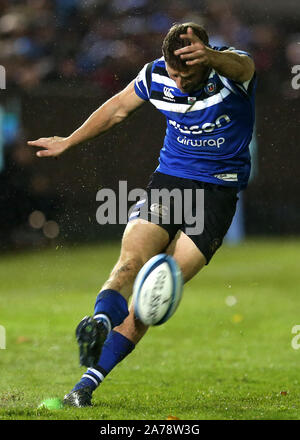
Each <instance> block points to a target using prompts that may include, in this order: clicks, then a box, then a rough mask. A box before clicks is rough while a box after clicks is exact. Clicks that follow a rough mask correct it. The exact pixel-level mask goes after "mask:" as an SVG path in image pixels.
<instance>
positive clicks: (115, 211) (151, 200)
mask: <svg viewBox="0 0 300 440" xmlns="http://www.w3.org/2000/svg"><path fill="white" fill-rule="evenodd" d="M96 200H97V201H98V202H101V204H100V206H99V207H98V208H97V212H96V220H97V222H98V223H99V225H105V224H111V225H116V224H127V222H128V220H129V221H130V220H135V219H140V220H141V221H144V222H145V223H147V222H149V221H150V222H151V223H155V224H165V225H170V224H171V225H173V224H176V225H183V224H184V225H185V232H186V234H188V235H198V234H201V233H202V232H203V229H204V190H203V189H200V188H197V189H194V190H192V189H190V188H185V189H183V190H179V189H178V188H174V189H172V190H168V189H166V188H162V189H151V190H150V191H149V192H145V190H143V189H141V188H135V189H132V190H131V191H129V192H128V185H127V181H126V180H121V181H119V188H118V191H117V192H116V191H114V190H113V189H111V188H102V189H100V190H99V191H98V192H97V194H96ZM130 202H131V203H130ZM132 203H134V204H133V206H131V207H130V208H129V209H128V206H129V205H132Z"/></svg>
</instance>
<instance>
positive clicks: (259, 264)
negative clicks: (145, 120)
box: [0, 240, 300, 420]
mask: <svg viewBox="0 0 300 440" xmlns="http://www.w3.org/2000/svg"><path fill="white" fill-rule="evenodd" d="M299 244H300V242H299V240H298V241H297V240H289V241H275V240H267V241H265V240H257V241H247V242H245V243H244V244H243V245H241V246H238V247H232V248H231V247H227V246H223V247H222V249H221V250H219V251H218V252H217V254H216V255H215V257H214V258H213V260H212V262H211V264H210V265H209V266H207V267H206V268H205V269H204V270H203V271H202V272H201V273H200V274H198V275H197V277H195V278H194V279H193V280H191V281H190V282H189V283H188V284H187V285H186V286H185V290H184V297H183V300H182V303H181V305H180V307H179V309H178V310H177V312H176V314H175V315H174V317H173V318H172V319H171V320H170V321H168V322H167V323H166V324H164V325H162V326H160V327H157V328H152V329H150V331H149V332H148V334H147V335H146V336H145V338H144V339H143V340H142V341H141V342H140V344H139V345H138V346H137V347H136V349H135V350H134V351H133V353H132V354H131V355H130V356H129V357H128V358H126V359H125V360H124V361H123V362H122V363H121V364H120V365H118V366H117V367H116V368H115V369H114V370H113V371H112V372H111V373H110V375H109V376H108V377H107V378H106V379H105V381H104V382H103V384H102V385H101V386H100V388H99V389H98V390H97V391H96V392H95V394H94V399H93V403H94V406H93V407H92V408H87V409H85V408H84V409H72V408H71V409H70V408H66V409H62V410H57V411H49V410H45V409H38V408H37V407H38V405H39V403H40V402H41V401H42V400H43V399H45V398H50V397H62V396H63V395H64V394H65V393H66V392H68V391H69V390H70V389H71V388H72V387H73V385H74V383H75V382H76V381H77V380H78V379H79V377H80V376H81V374H82V373H83V372H84V371H85V369H84V368H81V367H79V366H78V352H77V346H76V341H75V337H74V329H75V327H76V325H77V323H78V321H79V320H80V319H81V318H82V316H84V315H86V314H91V313H92V310H93V305H94V300H95V297H96V294H97V292H98V289H99V288H100V287H101V285H102V283H103V282H104V281H105V280H106V277H107V276H108V274H109V271H110V269H111V268H112V266H113V264H114V262H115V261H116V259H117V257H118V254H119V244H110V245H109V244H105V245H97V246H91V247H77V248H64V247H61V246H60V247H58V248H57V249H48V250H43V251H35V252H26V253H18V254H16V253H15V254H7V255H3V256H2V257H1V258H0V279H1V287H0V324H1V325H3V326H5V328H6V333H7V341H6V347H7V348H6V350H0V371H1V374H0V419H15V420H16V419H17V420H21V419H43V420H44V419H64V420H66V419H72V420H74V419H96V420H136V419H144V420H145V419H148V420H150V419H155V420H165V419H166V418H167V416H168V415H173V416H177V417H179V418H180V419H185V420H203V419H300V400H299V399H300V387H299V381H300V377H299V362H300V350H294V349H293V348H292V347H291V340H292V337H293V335H292V333H291V330H292V327H293V326H294V325H297V324H300V315H299V309H300V298H299V286H300V282H299V281H300V271H299ZM229 295H230V296H234V297H235V298H236V299H237V303H236V304H235V305H234V306H231V307H230V306H228V305H226V302H225V300H226V298H227V297H228V296H229ZM282 391H284V392H286V394H285V393H284V394H281V392H282Z"/></svg>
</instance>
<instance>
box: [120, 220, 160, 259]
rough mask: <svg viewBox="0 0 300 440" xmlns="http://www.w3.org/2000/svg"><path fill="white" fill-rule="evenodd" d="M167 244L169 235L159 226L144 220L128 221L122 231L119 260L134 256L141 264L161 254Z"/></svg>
mask: <svg viewBox="0 0 300 440" xmlns="http://www.w3.org/2000/svg"><path fill="white" fill-rule="evenodd" d="M168 243H169V234H168V232H167V231H166V230H165V229H163V228H162V227H161V226H159V225H156V224H154V223H151V222H147V221H145V220H141V219H136V220H132V221H130V222H129V223H128V224H127V226H126V228H125V231H124V234H123V238H122V247H121V254H120V258H121V259H126V258H128V257H132V256H136V258H138V259H140V260H141V262H142V264H144V263H146V261H148V260H149V258H151V257H152V256H154V255H156V254H158V253H160V252H162V251H163V250H164V249H165V248H166V247H167V246H168Z"/></svg>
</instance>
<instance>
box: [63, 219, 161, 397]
mask: <svg viewBox="0 0 300 440" xmlns="http://www.w3.org/2000/svg"><path fill="white" fill-rule="evenodd" d="M168 243H169V234H168V232H167V231H166V230H164V229H163V228H161V227H160V226H158V225H156V224H153V223H150V222H145V221H143V220H134V221H131V222H129V223H128V225H127V227H126V229H125V232H124V235H123V239H122V246H121V254H120V257H119V260H118V262H117V264H116V265H115V267H114V268H113V270H112V272H111V274H110V277H109V279H108V280H107V281H106V282H105V284H104V285H103V287H102V289H101V291H100V293H99V295H98V296H97V299H96V303H95V308H94V315H93V317H85V318H84V319H83V320H82V321H81V322H80V323H79V325H78V327H77V329H76V337H77V341H78V344H79V351H80V363H81V365H85V366H87V367H89V369H88V370H87V372H86V374H84V375H83V377H82V379H81V381H80V382H79V383H78V384H76V385H75V387H74V388H73V390H72V392H71V393H69V394H68V395H67V396H65V403H66V404H68V403H69V404H72V405H75V406H86V405H88V404H90V396H89V394H91V391H93V389H95V388H96V387H97V386H98V385H99V383H100V382H101V380H102V379H103V377H104V375H105V374H106V372H107V370H108V369H109V368H110V362H111V360H110V359H111V354H112V353H113V352H116V350H117V352H118V353H119V356H121V358H123V357H124V356H125V355H127V354H128V352H130V351H131V350H132V349H133V348H134V344H133V343H132V342H131V341H129V340H127V339H126V338H125V337H123V336H122V335H121V334H120V333H118V332H113V331H111V330H112V329H114V328H115V327H117V326H119V325H120V324H121V323H122V322H123V321H124V320H125V319H126V317H127V316H128V314H129V311H128V306H127V302H128V299H129V297H130V296H131V294H132V287H133V283H134V280H135V277H136V275H137V273H138V272H139V270H140V269H141V267H142V266H143V265H144V264H145V263H146V261H148V260H149V259H150V258H151V257H152V256H154V255H157V254H158V253H160V252H161V251H162V250H164V249H165V248H166V247H167V245H168ZM108 335H109V337H108V338H107V336H108ZM104 341H105V345H104V347H105V349H104V352H103V353H102V348H103V344H104ZM116 347H117V349H116ZM107 351H108V353H107ZM100 353H101V355H102V356H101V357H102V358H104V359H105V361H103V362H104V367H101V366H99V365H98V361H99V356H100ZM120 360H121V359H120ZM107 364H109V365H107ZM79 390H80V392H79Z"/></svg>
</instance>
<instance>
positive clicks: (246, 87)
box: [219, 47, 256, 96]
mask: <svg viewBox="0 0 300 440" xmlns="http://www.w3.org/2000/svg"><path fill="white" fill-rule="evenodd" d="M227 50H230V51H232V52H235V53H237V54H239V55H246V56H248V57H249V58H252V56H251V55H250V54H249V53H248V52H246V51H244V50H238V49H235V48H234V47H229V48H227ZM219 77H220V79H221V81H222V83H223V84H224V86H225V87H226V88H227V89H229V90H231V91H232V92H233V93H238V94H242V95H244V96H249V95H251V93H252V90H253V85H254V83H255V79H256V74H255V73H254V75H253V77H252V78H251V79H249V80H248V81H244V82H237V81H233V80H232V79H229V78H226V77H224V76H221V75H219Z"/></svg>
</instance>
